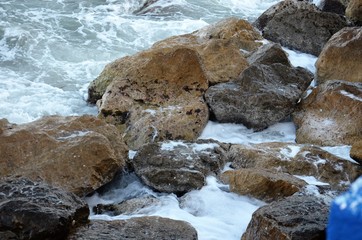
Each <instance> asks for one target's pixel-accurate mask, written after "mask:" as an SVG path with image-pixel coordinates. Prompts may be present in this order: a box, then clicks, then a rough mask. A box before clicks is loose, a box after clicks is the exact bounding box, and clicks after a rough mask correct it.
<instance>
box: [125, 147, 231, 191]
mask: <svg viewBox="0 0 362 240" xmlns="http://www.w3.org/2000/svg"><path fill="white" fill-rule="evenodd" d="M132 163H133V166H134V169H135V172H136V174H137V175H138V176H139V177H140V178H141V179H142V180H143V182H144V183H145V184H146V185H148V186H150V187H152V188H154V189H156V190H157V191H160V192H167V193H175V194H178V195H182V194H184V193H186V192H188V191H191V190H194V189H200V188H201V187H203V186H204V184H205V180H206V179H205V178H206V176H207V175H210V174H214V175H215V174H216V173H218V172H219V171H220V170H221V168H222V167H223V166H224V164H225V155H224V150H223V148H222V147H221V146H220V145H219V144H218V143H216V142H207V141H199V142H195V143H190V142H181V141H177V142H174V141H171V142H162V143H153V144H148V145H145V146H144V147H142V148H141V149H140V150H139V151H138V152H137V154H136V156H135V157H134V159H133V161H132Z"/></svg>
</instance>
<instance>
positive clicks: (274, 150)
mask: <svg viewBox="0 0 362 240" xmlns="http://www.w3.org/2000/svg"><path fill="white" fill-rule="evenodd" d="M227 159H228V160H227V161H229V162H231V163H232V164H231V167H232V168H235V169H240V168H246V169H249V168H250V169H255V168H257V169H268V170H269V171H273V172H275V173H286V174H290V175H294V176H298V177H300V176H312V177H314V178H315V179H316V180H317V181H320V182H323V183H325V184H329V187H330V188H331V189H332V190H337V191H341V190H345V189H346V187H348V186H349V184H350V183H351V182H352V181H354V180H355V179H356V178H357V177H358V176H360V175H361V173H362V172H361V167H360V166H359V165H358V164H354V163H352V162H350V161H347V160H345V159H342V158H339V157H337V156H335V155H333V154H330V153H328V152H326V151H324V150H322V149H320V148H318V147H316V146H310V145H300V144H293V143H278V142H275V143H261V144H255V145H232V146H231V147H230V149H229V151H228V152H227Z"/></svg>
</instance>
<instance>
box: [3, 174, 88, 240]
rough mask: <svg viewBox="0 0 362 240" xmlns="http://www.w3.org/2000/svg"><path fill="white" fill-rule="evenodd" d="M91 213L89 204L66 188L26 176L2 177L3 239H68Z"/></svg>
mask: <svg viewBox="0 0 362 240" xmlns="http://www.w3.org/2000/svg"><path fill="white" fill-rule="evenodd" d="M88 215H89V209H88V205H87V204H86V203H85V202H84V201H83V200H81V199H80V198H79V197H77V196H76V195H74V194H72V193H68V192H66V191H64V190H62V189H59V188H55V187H51V186H49V185H48V184H45V183H43V182H38V181H37V182H33V181H31V180H29V179H26V178H5V179H2V180H1V181H0V237H1V239H59V240H60V239H65V238H66V236H67V235H68V233H69V232H70V231H71V230H72V229H73V228H75V227H76V226H78V225H81V224H84V223H86V222H87V221H88Z"/></svg>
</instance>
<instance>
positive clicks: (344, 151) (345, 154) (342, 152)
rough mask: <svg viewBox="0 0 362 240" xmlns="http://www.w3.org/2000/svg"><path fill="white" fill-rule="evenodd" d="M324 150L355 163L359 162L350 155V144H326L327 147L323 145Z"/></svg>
mask: <svg viewBox="0 0 362 240" xmlns="http://www.w3.org/2000/svg"><path fill="white" fill-rule="evenodd" d="M321 148H322V149H323V150H325V151H327V152H329V153H332V154H334V155H336V156H337V157H340V158H343V159H346V160H348V161H350V162H353V163H357V162H356V161H355V160H353V159H352V158H351V157H350V156H349V153H350V151H351V148H352V146H350V145H342V146H326V147H321Z"/></svg>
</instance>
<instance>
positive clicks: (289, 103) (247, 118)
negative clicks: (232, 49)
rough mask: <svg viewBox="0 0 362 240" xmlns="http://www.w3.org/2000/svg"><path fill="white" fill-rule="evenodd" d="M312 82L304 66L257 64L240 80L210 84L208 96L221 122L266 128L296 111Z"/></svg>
mask: <svg viewBox="0 0 362 240" xmlns="http://www.w3.org/2000/svg"><path fill="white" fill-rule="evenodd" d="M311 81H312V74H311V73H310V72H309V71H307V70H305V69H303V68H300V67H297V68H294V67H289V66H286V65H284V64H281V63H273V64H271V65H264V64H259V63H255V64H253V65H251V66H250V67H249V68H247V69H246V70H244V72H243V73H242V74H241V75H240V77H239V78H238V79H237V80H236V81H233V82H229V83H222V84H217V85H215V86H212V87H210V88H209V89H208V90H207V91H206V93H205V99H206V101H207V103H208V105H209V106H210V108H211V111H212V113H213V115H214V116H215V118H216V120H217V121H219V122H229V123H242V124H244V125H245V126H246V127H248V128H253V129H255V130H263V129H265V128H267V127H268V126H270V125H272V124H274V123H277V122H279V121H281V120H283V119H285V118H286V117H287V116H288V115H289V114H290V113H292V111H293V110H294V108H295V106H296V104H297V102H298V100H299V99H300V98H301V95H302V94H303V92H304V91H305V90H306V89H307V87H308V86H309V84H310V82H311Z"/></svg>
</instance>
